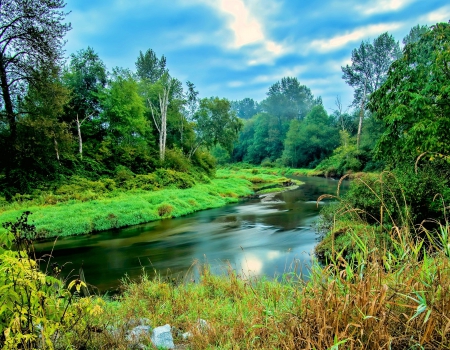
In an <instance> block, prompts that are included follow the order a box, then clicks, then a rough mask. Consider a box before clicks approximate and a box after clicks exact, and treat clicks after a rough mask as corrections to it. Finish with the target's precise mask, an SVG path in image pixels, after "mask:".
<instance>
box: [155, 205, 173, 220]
mask: <svg viewBox="0 0 450 350" xmlns="http://www.w3.org/2000/svg"><path fill="white" fill-rule="evenodd" d="M172 211H173V206H171V205H170V204H166V203H163V204H161V205H160V206H159V207H158V215H159V216H161V217H170V214H171V213H172Z"/></svg>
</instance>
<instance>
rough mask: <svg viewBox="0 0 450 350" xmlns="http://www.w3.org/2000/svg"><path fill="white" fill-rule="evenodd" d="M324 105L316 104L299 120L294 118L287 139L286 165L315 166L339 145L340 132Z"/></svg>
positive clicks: (284, 155) (285, 149)
mask: <svg viewBox="0 0 450 350" xmlns="http://www.w3.org/2000/svg"><path fill="white" fill-rule="evenodd" d="M333 124H334V121H333V119H332V118H330V117H329V116H328V115H327V113H326V112H325V109H324V108H323V106H315V107H314V108H313V109H312V110H311V111H310V112H309V113H308V114H307V115H306V117H305V119H304V120H302V121H299V120H297V119H293V120H292V121H291V123H290V127H289V131H288V133H287V136H286V140H285V148H284V152H283V158H284V162H285V163H286V165H290V166H293V167H314V166H316V165H317V164H319V162H320V161H321V160H323V159H324V158H325V157H328V156H329V155H330V154H331V153H332V152H333V150H334V149H335V148H336V147H337V146H338V145H339V133H338V130H337V128H336V127H335V126H334V125H333Z"/></svg>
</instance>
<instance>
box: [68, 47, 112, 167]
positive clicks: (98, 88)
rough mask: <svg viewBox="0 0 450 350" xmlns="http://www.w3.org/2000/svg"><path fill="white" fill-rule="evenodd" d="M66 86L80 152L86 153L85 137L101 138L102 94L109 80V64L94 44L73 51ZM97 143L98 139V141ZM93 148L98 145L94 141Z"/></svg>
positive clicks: (69, 115) (69, 117)
mask: <svg viewBox="0 0 450 350" xmlns="http://www.w3.org/2000/svg"><path fill="white" fill-rule="evenodd" d="M63 81H64V84H65V86H66V87H67V88H68V89H70V91H71V99H70V102H69V104H68V105H67V109H66V115H67V120H68V122H70V123H73V122H74V123H75V125H76V129H77V131H76V133H77V136H78V152H79V155H80V158H82V157H83V137H84V136H86V137H88V138H89V139H95V140H96V141H100V140H101V139H102V137H103V135H102V132H103V126H102V122H101V120H100V118H99V116H100V112H101V102H100V94H101V92H102V90H103V89H104V87H105V86H106V83H107V73H106V67H105V65H104V64H103V62H102V60H101V59H100V57H99V56H98V55H97V54H96V53H95V52H94V50H93V49H92V48H91V47H88V48H87V49H86V50H80V51H78V52H77V53H76V54H72V56H71V60H70V64H69V67H68V69H66V71H65V73H64V77H63ZM94 143H95V141H94ZM90 148H91V150H93V149H95V146H94V145H90Z"/></svg>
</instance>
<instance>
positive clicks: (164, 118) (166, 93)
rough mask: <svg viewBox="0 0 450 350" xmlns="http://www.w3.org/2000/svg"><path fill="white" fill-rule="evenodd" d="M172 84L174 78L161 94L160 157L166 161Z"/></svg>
mask: <svg viewBox="0 0 450 350" xmlns="http://www.w3.org/2000/svg"><path fill="white" fill-rule="evenodd" d="M171 85H172V79H169V86H167V87H164V90H163V96H162V98H161V95H159V108H160V111H161V132H160V135H159V142H160V143H159V152H160V153H159V157H160V159H161V160H162V161H164V158H165V154H166V141H167V107H168V105H169V94H170V87H171Z"/></svg>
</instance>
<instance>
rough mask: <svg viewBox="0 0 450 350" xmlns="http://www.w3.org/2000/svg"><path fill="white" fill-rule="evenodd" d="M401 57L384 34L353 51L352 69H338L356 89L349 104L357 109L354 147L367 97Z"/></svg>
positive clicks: (380, 83)
mask: <svg viewBox="0 0 450 350" xmlns="http://www.w3.org/2000/svg"><path fill="white" fill-rule="evenodd" d="M400 56H401V51H400V46H399V44H398V42H396V41H395V39H394V37H393V36H392V35H390V34H388V33H387V32H386V33H383V34H381V35H380V36H379V37H377V38H376V39H374V41H373V43H370V42H368V41H363V42H362V43H361V45H360V46H359V48H358V49H354V50H353V51H352V64H351V66H349V65H346V66H345V67H341V68H342V72H343V76H342V78H343V79H344V80H345V82H346V83H347V84H348V85H350V86H351V87H353V88H354V90H355V91H354V98H353V103H352V104H353V105H354V106H359V109H360V116H359V125H358V133H357V139H356V140H357V141H356V143H357V147H359V144H360V139H361V131H362V124H363V119H364V111H365V110H366V108H367V106H366V103H367V98H368V97H369V96H370V95H371V94H372V93H374V92H375V91H376V90H377V89H378V88H379V87H380V86H381V85H382V84H383V83H384V81H385V80H386V77H387V72H388V69H389V67H390V65H391V64H392V62H394V61H395V60H397V59H398V58H399V57H400Z"/></svg>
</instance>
